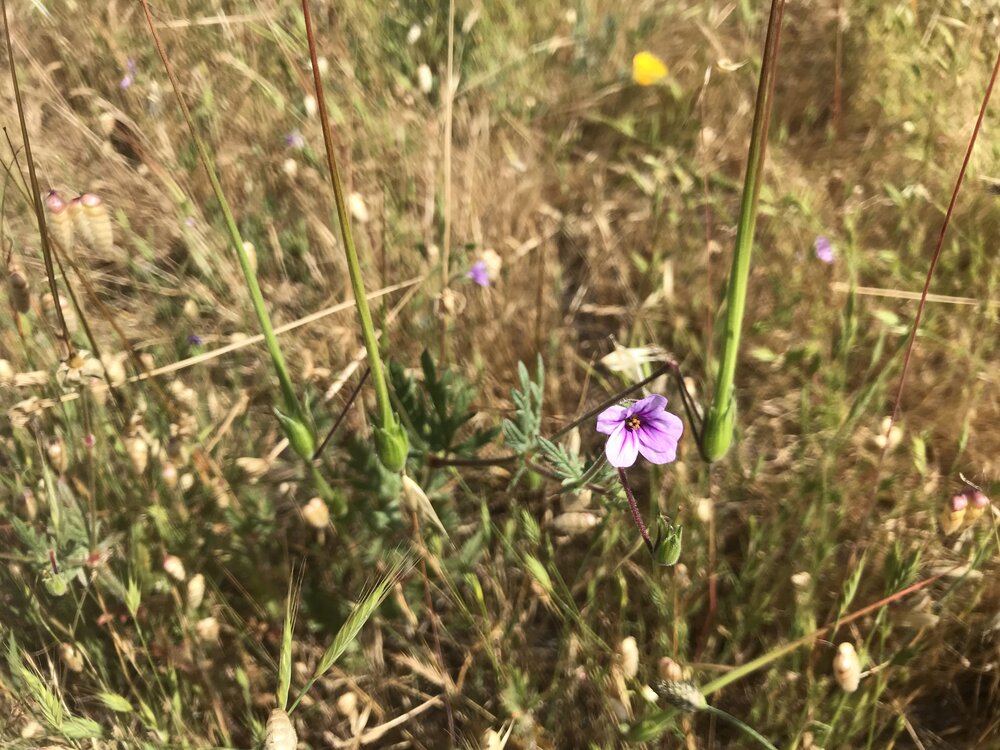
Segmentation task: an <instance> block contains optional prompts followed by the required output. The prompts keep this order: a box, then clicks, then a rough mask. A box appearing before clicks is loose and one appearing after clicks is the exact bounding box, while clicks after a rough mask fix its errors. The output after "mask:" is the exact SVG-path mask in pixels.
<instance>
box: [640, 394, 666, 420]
mask: <svg viewBox="0 0 1000 750" xmlns="http://www.w3.org/2000/svg"><path fill="white" fill-rule="evenodd" d="M666 408H667V397H666V396H661V395H660V394H658V393H654V394H653V395H652V396H646V398H644V399H641V400H640V401H636V402H635V403H634V404H632V413H633V414H637V415H639V416H642V417H645V416H649V415H651V414H660V413H662V412H663V410H664V409H666Z"/></svg>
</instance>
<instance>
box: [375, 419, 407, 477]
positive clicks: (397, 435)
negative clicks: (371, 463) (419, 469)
mask: <svg viewBox="0 0 1000 750" xmlns="http://www.w3.org/2000/svg"><path fill="white" fill-rule="evenodd" d="M375 450H376V451H377V453H378V459H379V461H381V462H382V466H384V467H385V468H386V470H388V471H392V472H398V471H402V470H403V467H404V466H406V456H407V454H409V452H410V439H409V437H407V435H406V429H405V428H404V427H403V425H402V424H400V422H399V418H398V417H396V415H395V414H393V416H392V421H391V422H389V424H387V425H386V426H385V427H375Z"/></svg>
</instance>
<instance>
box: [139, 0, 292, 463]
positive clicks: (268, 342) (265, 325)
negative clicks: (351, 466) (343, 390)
mask: <svg viewBox="0 0 1000 750" xmlns="http://www.w3.org/2000/svg"><path fill="white" fill-rule="evenodd" d="M141 2H142V8H143V11H144V12H145V14H146V23H147V24H148V25H149V33H150V35H151V36H152V37H153V44H154V45H155V46H156V52H157V54H159V56H160V60H162V61H163V66H164V68H165V69H166V71H167V77H168V78H169V79H170V85H171V86H172V87H173V90H174V94H175V96H176V97H177V102H178V104H179V105H180V108H181V112H182V113H183V115H184V120H185V122H186V123H187V126H188V130H189V131H190V133H191V138H192V140H193V141H194V144H195V147H196V148H197V149H198V155H199V157H201V162H202V164H203V165H204V166H205V171H206V172H207V173H208V179H209V181H210V182H211V184H212V192H214V193H215V198H216V200H217V201H218V202H219V207H220V208H221V209H222V215H223V217H224V218H225V222H226V228H227V229H228V230H229V238H230V240H231V241H232V245H233V248H234V249H235V250H236V255H237V257H238V258H239V261H240V267H241V268H242V269H243V278H244V279H245V280H246V285H247V290H248V291H249V292H250V301H251V302H252V303H253V309H254V313H256V315H257V321H258V322H259V323H260V330H261V333H262V334H263V336H264V344H265V346H267V351H268V353H269V354H270V355H271V362H272V364H273V365H274V371H275V374H277V376H278V383H279V384H280V386H281V395H282V398H283V400H284V403H285V410H286V411H287V412H288V414H287V416H288V417H290V418H292V419H294V420H296V421H301V420H302V409H301V407H300V406H299V400H298V398H297V397H296V395H295V389H294V388H293V387H292V379H291V376H290V375H289V374H288V367H287V365H286V364H285V357H284V355H282V353H281V347H280V346H279V345H278V337H277V336H275V334H274V328H273V327H272V326H271V318H270V316H269V315H268V312H267V306H266V305H265V303H264V295H263V294H262V293H261V291H260V284H258V283H257V274H256V273H254V270H253V266H252V265H251V264H250V258H249V257H248V256H247V252H246V249H245V248H244V247H243V238H242V237H241V236H240V230H239V228H238V227H237V226H236V219H235V218H234V217H233V212H232V210H230V208H229V202H228V201H227V200H226V196H225V193H223V191H222V185H221V183H220V182H219V178H218V176H216V173H215V167H214V165H213V163H212V158H211V156H210V155H209V153H208V149H207V148H205V144H204V142H203V141H202V140H201V138H200V137H198V132H197V130H196V128H195V124H194V118H192V116H191V111H190V110H189V109H188V106H187V104H186V103H185V101H184V96H183V94H182V93H181V87H180V81H178V79H177V76H176V74H175V73H174V69H173V66H171V64H170V61H169V59H168V58H167V55H166V52H165V50H164V48H163V43H162V41H161V40H160V36H159V34H157V32H156V25H155V24H154V23H153V16H152V14H151V13H150V10H149V3H148V0H141ZM310 453H311V451H310ZM306 458H307V459H308V458H309V456H306Z"/></svg>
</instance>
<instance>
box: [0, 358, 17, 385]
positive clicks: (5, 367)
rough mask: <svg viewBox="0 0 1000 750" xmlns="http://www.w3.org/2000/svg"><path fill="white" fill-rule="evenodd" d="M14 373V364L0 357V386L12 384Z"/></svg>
mask: <svg viewBox="0 0 1000 750" xmlns="http://www.w3.org/2000/svg"><path fill="white" fill-rule="evenodd" d="M16 374H17V373H16V372H15V370H14V366H13V365H12V364H11V363H10V362H9V361H7V360H6V359H0V387H6V386H9V385H13V384H14V375H16Z"/></svg>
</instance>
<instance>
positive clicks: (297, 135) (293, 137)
mask: <svg viewBox="0 0 1000 750" xmlns="http://www.w3.org/2000/svg"><path fill="white" fill-rule="evenodd" d="M285 145H286V146H288V148H294V149H297V150H299V151H301V150H302V149H304V148H305V147H306V139H305V138H303V137H302V133H301V132H300V131H299V130H298V129H297V128H296V129H295V130H293V131H292V132H291V133H289V134H288V135H286V136H285Z"/></svg>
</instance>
